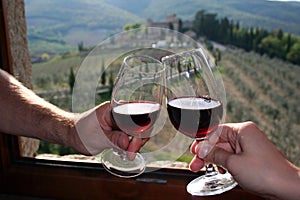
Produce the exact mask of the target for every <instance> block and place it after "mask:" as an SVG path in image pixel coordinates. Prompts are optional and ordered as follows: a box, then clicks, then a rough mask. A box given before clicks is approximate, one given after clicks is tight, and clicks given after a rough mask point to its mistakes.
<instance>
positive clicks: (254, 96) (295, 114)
mask: <svg viewBox="0 0 300 200" xmlns="http://www.w3.org/2000/svg"><path fill="white" fill-rule="evenodd" d="M219 64H220V67H221V71H222V74H223V81H224V84H225V88H226V93H227V101H228V104H227V121H228V122H240V121H247V120H251V121H254V122H256V123H257V124H258V126H259V127H260V128H261V129H262V130H263V131H264V132H265V133H266V134H267V136H268V137H269V138H270V139H271V140H272V142H273V143H274V144H275V145H276V146H277V147H278V148H279V149H280V150H281V151H282V152H283V153H284V154H285V155H286V156H287V157H288V158H289V159H290V160H292V161H293V162H294V163H295V164H297V165H298V166H299V165H300V160H299V158H300V143H299V141H300V132H299V128H300V106H299V96H300V79H299V75H300V67H299V66H296V65H292V64H289V63H286V62H283V61H281V60H278V59H269V58H268V57H264V56H260V55H258V54H255V53H252V52H250V53H249V52H248V53H247V52H244V51H242V50H227V51H224V52H222V59H221V62H220V63H219Z"/></svg>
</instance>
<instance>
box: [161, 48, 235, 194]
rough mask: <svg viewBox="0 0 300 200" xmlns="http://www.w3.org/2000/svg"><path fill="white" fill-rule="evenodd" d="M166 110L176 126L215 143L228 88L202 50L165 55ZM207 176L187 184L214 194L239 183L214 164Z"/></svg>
mask: <svg viewBox="0 0 300 200" xmlns="http://www.w3.org/2000/svg"><path fill="white" fill-rule="evenodd" d="M162 62H163V64H164V66H165V68H166V76H167V78H166V84H167V110H168V114H169V118H170V121H171V123H172V124H173V126H174V127H175V128H176V129H177V130H178V131H179V132H181V133H183V134H185V135H187V136H188V137H191V138H195V139H196V140H199V141H201V140H207V141H209V142H210V143H213V144H212V145H214V144H215V142H216V138H217V137H218V134H219V133H220V130H219V129H220V128H219V126H218V125H219V124H220V123H222V122H223V119H224V118H225V113H226V112H225V111H226V98H225V89H224V86H223V84H222V82H221V79H219V77H218V71H217V69H216V66H215V65H213V64H212V63H211V60H209V57H208V55H207V54H206V53H205V52H204V50H203V49H201V48H199V49H196V50H192V51H188V52H183V53H180V54H174V55H171V56H166V57H164V58H163V59H162ZM206 169H207V172H206V174H205V175H203V176H201V177H199V178H197V179H195V180H193V181H192V182H191V183H189V184H188V186H187V191H188V192H189V193H191V194H192V195H199V196H204V195H214V194H219V193H222V192H224V191H227V190H230V189H232V188H233V187H235V186H236V185H237V183H236V182H235V181H234V180H233V178H232V176H231V175H230V174H229V173H228V172H226V173H225V174H220V173H219V172H218V171H217V170H214V166H213V165H211V164H210V165H209V166H207V167H206Z"/></svg>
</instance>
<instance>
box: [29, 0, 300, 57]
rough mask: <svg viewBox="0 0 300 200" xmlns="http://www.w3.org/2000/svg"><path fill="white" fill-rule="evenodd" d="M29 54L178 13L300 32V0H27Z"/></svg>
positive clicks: (66, 46)
mask: <svg viewBox="0 0 300 200" xmlns="http://www.w3.org/2000/svg"><path fill="white" fill-rule="evenodd" d="M25 6H26V19H27V23H28V38H29V45H30V50H31V51H32V53H37V52H44V51H51V50H52V51H55V52H62V51H69V50H71V49H74V48H76V47H77V44H78V43H79V42H81V41H83V42H84V44H85V45H87V46H90V45H93V44H95V43H97V42H99V41H102V40H103V39H104V38H105V37H107V36H109V35H110V34H113V33H116V32H120V31H122V28H123V26H124V25H125V24H127V23H136V22H139V23H145V22H146V19H147V18H151V19H153V20H155V21H163V20H164V18H165V16H167V15H170V14H174V13H176V14H177V16H178V17H179V18H181V19H182V20H193V18H194V15H195V13H196V12H197V11H199V10H206V11H207V12H209V13H217V14H218V16H219V17H220V18H221V17H222V18H223V17H225V16H226V17H228V18H229V19H231V20H234V21H239V22H240V25H241V26H244V27H262V28H265V29H268V30H273V29H278V28H281V29H282V30H283V31H284V32H289V33H293V34H296V35H300V26H299V24H300V12H299V10H300V3H297V2H274V1H267V0H251V1H246V0H227V1H221V0H201V1H194V0H164V1H161V0H143V1H140V0H126V1H124V0H68V1H60V0H52V1H46V0H25Z"/></svg>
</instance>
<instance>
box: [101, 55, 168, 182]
mask: <svg viewBox="0 0 300 200" xmlns="http://www.w3.org/2000/svg"><path fill="white" fill-rule="evenodd" d="M164 85H165V71H164V67H163V65H162V63H161V62H160V61H158V60H157V59H154V58H152V57H149V56H146V55H131V56H127V57H125V58H124V60H123V63H122V66H121V68H120V70H119V73H118V76H117V78H116V80H115V83H114V87H113V91H112V96H111V113H112V117H113V119H114V121H115V123H116V125H117V126H118V127H119V129H121V130H122V131H123V132H124V133H126V134H128V135H129V137H139V138H144V139H147V138H149V137H150V135H151V131H152V130H153V128H154V125H155V122H156V120H157V118H158V117H159V115H160V110H161V108H162V100H163V93H164ZM127 153H128V152H126V151H123V150H121V149H119V148H114V149H108V150H105V151H104V152H103V153H102V154H101V161H102V164H103V166H104V167H105V169H106V170H107V171H109V172H110V173H112V174H114V175H116V176H119V177H127V178H128V177H134V176H138V175H140V174H141V173H143V172H144V170H145V167H146V166H145V165H146V162H145V160H144V158H143V156H142V155H141V154H140V153H136V155H135V158H134V159H133V160H129V159H128V158H127V155H126V154H127Z"/></svg>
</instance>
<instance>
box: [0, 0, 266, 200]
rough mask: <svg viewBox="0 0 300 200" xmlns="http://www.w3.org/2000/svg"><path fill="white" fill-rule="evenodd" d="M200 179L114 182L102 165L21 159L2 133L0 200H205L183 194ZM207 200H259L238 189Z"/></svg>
mask: <svg viewBox="0 0 300 200" xmlns="http://www.w3.org/2000/svg"><path fill="white" fill-rule="evenodd" d="M4 3H5V2H4V0H0V15H1V16H0V42H1V43H0V45H1V47H0V64H1V68H2V69H4V70H6V71H7V72H9V73H11V74H13V68H12V59H11V52H10V43H9V36H8V26H7V21H6V9H5V5H4ZM0 92H1V91H0ZM0 95H1V93H0ZM199 174H202V172H200V173H198V174H195V173H192V172H190V171H188V170H180V169H159V170H156V171H153V172H151V173H145V174H143V175H141V176H139V177H137V178H131V179H124V178H118V177H115V176H113V175H111V174H109V173H107V172H106V171H105V170H104V169H103V167H102V165H101V164H95V163H80V162H67V161H54V160H41V159H35V158H27V157H22V156H20V147H19V139H18V137H17V136H12V135H8V134H5V133H0V199H1V196H2V197H3V195H4V196H5V197H7V196H13V197H16V196H17V197H18V199H19V198H21V199H22V198H23V197H24V198H26V199H27V198H28V197H34V198H36V197H38V198H47V199H48V198H51V199H52V198H53V199H166V198H167V199H205V198H203V197H193V196H191V195H189V194H188V193H187V192H186V185H187V184H188V182H189V181H191V180H192V179H194V178H196V177H197V176H199ZM209 199H260V198H259V197H256V196H253V195H251V194H249V193H247V192H245V191H244V190H242V189H241V188H240V187H236V188H234V189H233V190H231V191H229V192H227V193H224V194H222V195H217V196H214V197H212V198H209Z"/></svg>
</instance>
